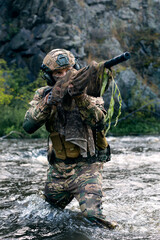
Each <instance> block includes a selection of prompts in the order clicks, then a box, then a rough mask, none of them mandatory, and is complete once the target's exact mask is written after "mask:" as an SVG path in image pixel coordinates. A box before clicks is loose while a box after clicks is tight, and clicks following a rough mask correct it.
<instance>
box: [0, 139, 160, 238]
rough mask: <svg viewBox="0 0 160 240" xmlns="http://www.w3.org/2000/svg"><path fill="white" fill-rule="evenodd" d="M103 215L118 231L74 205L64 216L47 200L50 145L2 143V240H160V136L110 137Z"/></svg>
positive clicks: (16, 141) (68, 208) (32, 142)
mask: <svg viewBox="0 0 160 240" xmlns="http://www.w3.org/2000/svg"><path fill="white" fill-rule="evenodd" d="M108 142H109V143H110V145H111V147H112V160H111V161H110V162H108V163H105V164H104V171H103V177H104V181H103V188H104V194H105V195H104V199H103V210H104V212H105V214H106V216H107V219H108V220H113V221H116V222H117V223H118V227H117V228H116V229H114V230H108V229H103V228H100V227H96V226H95V225H93V224H91V223H90V222H88V220H86V219H84V218H82V217H80V216H79V214H78V212H79V211H80V210H79V207H78V203H77V202H76V200H73V201H72V202H71V203H70V204H69V205H68V207H67V208H66V209H65V210H63V211H61V210H57V209H55V208H53V207H51V206H50V205H49V204H48V203H46V202H45V201H44V200H43V198H42V197H41V192H42V191H43V188H44V183H45V179H46V173H47V160H46V146H47V144H46V140H42V139H41V140H20V139H18V140H17V139H16V140H15V139H11V140H2V141H1V142H0V143H1V144H0V164H1V167H0V203H1V204H0V239H9V240H10V239H13V240H15V239H20V240H25V239H26V240H28V239H35V240H37V239H53V240H89V239H90V240H100V239H102V240H122V239H123V240H131V239H134V240H138V239H144V240H147V239H150V240H158V239H160V170H159V169H160V154H159V150H160V136H145V137H108Z"/></svg>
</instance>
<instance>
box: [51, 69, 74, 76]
mask: <svg viewBox="0 0 160 240" xmlns="http://www.w3.org/2000/svg"><path fill="white" fill-rule="evenodd" d="M70 69H71V67H68V68H64V69H56V70H54V71H53V73H52V77H53V78H54V77H56V78H61V77H65V76H66V74H67V72H68V71H69V70H70Z"/></svg>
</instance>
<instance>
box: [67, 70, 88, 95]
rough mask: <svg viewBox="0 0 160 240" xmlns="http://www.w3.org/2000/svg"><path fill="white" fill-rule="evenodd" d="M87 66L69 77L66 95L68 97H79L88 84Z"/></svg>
mask: <svg viewBox="0 0 160 240" xmlns="http://www.w3.org/2000/svg"><path fill="white" fill-rule="evenodd" d="M88 77H89V66H87V67H84V68H82V69H80V70H79V71H77V72H76V73H75V74H74V75H73V76H71V79H70V83H69V86H68V93H69V95H70V96H78V95H81V94H82V93H83V92H84V91H85V88H86V87H87V84H88Z"/></svg>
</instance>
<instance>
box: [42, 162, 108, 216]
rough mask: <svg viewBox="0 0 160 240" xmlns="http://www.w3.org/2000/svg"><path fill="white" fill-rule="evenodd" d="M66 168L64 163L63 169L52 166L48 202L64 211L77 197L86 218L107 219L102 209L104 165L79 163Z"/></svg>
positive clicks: (49, 173) (47, 188) (48, 180)
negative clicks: (102, 172)
mask: <svg viewBox="0 0 160 240" xmlns="http://www.w3.org/2000/svg"><path fill="white" fill-rule="evenodd" d="M66 168H67V166H66ZM66 168H65V164H64V163H63V166H61V167H60V165H56V164H54V165H52V166H50V168H49V170H48V176H47V182H46V186H45V196H46V199H47V201H48V202H50V203H51V204H53V205H54V206H55V207H60V208H62V209H64V208H65V207H66V206H67V204H69V203H70V202H71V201H72V199H73V198H74V197H75V198H76V199H77V200H78V202H79V205H80V209H81V211H82V213H83V215H84V216H85V217H87V218H90V219H92V218H93V220H94V218H97V219H99V218H100V219H105V216H103V214H102V209H101V205H102V196H103V193H102V174H101V171H102V168H103V163H100V162H95V163H91V164H89V163H79V164H76V165H74V166H72V167H71V168H70V169H66ZM60 169H61V170H60ZM65 169H66V170H65Z"/></svg>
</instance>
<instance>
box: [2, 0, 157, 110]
mask: <svg viewBox="0 0 160 240" xmlns="http://www.w3.org/2000/svg"><path fill="white" fill-rule="evenodd" d="M0 9H1V15H0V43H1V44H0V57H1V58H4V59H5V60H7V62H8V63H9V64H17V66H18V67H22V68H23V67H27V68H28V69H29V73H30V74H29V75H28V77H29V78H30V80H31V81H33V80H34V79H35V78H36V77H37V75H38V72H39V67H40V65H41V63H42V59H43V57H44V56H45V54H46V53H47V52H48V51H50V50H51V49H53V48H66V49H68V50H71V51H72V52H73V53H74V54H75V56H77V57H78V58H79V61H80V63H81V64H82V65H85V64H88V63H89V62H90V61H91V59H95V60H97V61H100V60H102V59H109V58H112V57H114V56H116V55H119V54H121V53H122V52H125V51H130V52H131V55H132V59H131V60H130V61H129V62H127V63H125V64H122V65H121V66H118V67H117V68H115V69H116V71H117V76H116V79H117V81H118V85H119V87H120V90H121V91H122V97H123V99H125V100H124V106H127V107H129V106H130V105H131V106H132V105H133V103H132V102H131V101H130V100H129V99H130V98H131V95H134V97H138V93H135V92H136V90H137V88H136V86H137V87H138V88H139V92H140V94H141V95H143V94H145V98H146V99H147V98H149V99H151V98H156V97H158V89H159V88H160V58H159V56H160V51H159V49H160V24H159V14H160V1H159V0H134V1H133V0H27V1H26V0H24V1H21V0H5V1H4V0H0ZM133 87H134V89H133ZM136 94H137V95H136Z"/></svg>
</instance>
